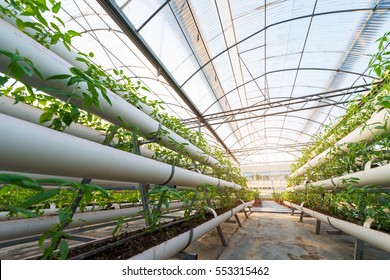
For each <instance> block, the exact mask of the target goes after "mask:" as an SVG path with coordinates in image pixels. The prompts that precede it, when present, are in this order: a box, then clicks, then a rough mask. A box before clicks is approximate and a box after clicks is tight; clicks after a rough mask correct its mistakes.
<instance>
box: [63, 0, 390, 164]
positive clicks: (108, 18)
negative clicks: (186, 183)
mask: <svg viewBox="0 0 390 280" xmlns="http://www.w3.org/2000/svg"><path fill="white" fill-rule="evenodd" d="M99 2H100V3H101V6H100V5H99V4H98V2H97V1H92V0H83V1H70V0H64V1H62V9H61V11H60V15H61V17H62V18H63V19H64V20H65V22H66V24H67V26H68V28H70V29H74V30H76V31H79V32H81V33H82V37H79V38H78V37H77V38H74V47H75V48H76V49H77V50H79V51H83V52H89V51H90V50H93V51H94V53H95V57H94V61H95V62H96V63H97V64H100V65H102V67H103V69H105V70H107V71H112V70H113V69H122V70H123V71H124V72H125V73H126V74H127V75H128V76H130V77H132V78H133V79H134V80H139V81H141V83H142V84H144V85H145V86H147V87H148V88H149V89H150V92H147V91H145V92H141V93H140V94H142V95H145V96H147V97H148V98H151V99H155V100H161V101H163V102H164V103H165V107H166V108H167V111H168V112H169V113H170V114H172V115H175V116H177V117H179V118H180V119H182V120H183V121H184V122H186V123H188V125H189V127H190V128H191V129H199V124H198V122H199V121H201V130H202V132H204V133H205V135H206V138H207V139H208V141H209V142H210V144H211V145H214V144H217V145H219V146H221V147H223V149H224V150H226V152H227V154H233V155H234V156H235V159H237V162H238V163H240V164H242V165H248V164H264V163H277V162H292V161H294V160H295V159H296V157H298V156H299V154H300V151H301V148H302V147H303V146H304V145H306V144H308V143H311V142H312V141H313V139H314V138H313V136H314V135H315V134H316V133H318V132H319V131H320V130H321V127H322V126H323V125H326V124H328V123H329V122H330V121H333V120H334V119H335V118H337V117H338V116H340V115H342V114H343V113H344V111H345V106H346V102H347V100H350V99H351V98H353V97H354V96H356V93H354V91H355V90H358V91H361V90H362V89H363V87H364V86H367V85H368V87H369V84H370V83H371V82H372V81H373V80H374V79H376V77H375V76H371V75H369V74H368V73H369V69H368V63H369V61H370V58H371V57H372V55H373V54H374V53H375V52H376V50H377V46H376V43H375V41H376V39H378V38H379V37H380V36H381V35H383V34H384V33H385V32H386V31H388V27H389V26H390V4H389V1H377V0H351V1H340V0H285V1H279V0H267V1H249V0H242V1H239V0H229V1H226V0H216V1H195V0H171V1H165V0H131V1H129V0H117V1H113V0H112V1H99ZM110 3H113V4H114V6H112V7H114V8H110V9H107V6H109V5H110ZM107 11H109V12H107ZM113 18H115V19H116V20H118V19H121V18H123V19H124V21H122V22H126V24H123V25H121V26H118V25H117V24H116V21H114V20H113ZM129 34H131V36H128V35H129ZM161 73H163V74H164V75H161ZM372 75H373V74H372ZM163 77H166V78H167V77H168V78H167V79H164V78H163ZM351 87H352V88H351ZM196 116H200V117H196ZM215 135H216V136H217V137H215Z"/></svg>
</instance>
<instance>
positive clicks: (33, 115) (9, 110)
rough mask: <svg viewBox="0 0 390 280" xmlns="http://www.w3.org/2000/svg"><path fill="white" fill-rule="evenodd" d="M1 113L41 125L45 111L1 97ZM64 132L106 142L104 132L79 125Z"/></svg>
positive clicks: (149, 154)
mask: <svg viewBox="0 0 390 280" xmlns="http://www.w3.org/2000/svg"><path fill="white" fill-rule="evenodd" d="M0 113H3V114H6V115H8V116H12V117H15V118H18V119H21V120H25V121H28V122H31V123H35V124H40V122H39V118H40V116H41V115H42V114H43V111H42V110H40V109H38V108H35V107H33V106H30V105H27V104H24V103H22V102H18V103H16V104H15V100H14V99H13V98H10V97H7V96H0ZM50 124H51V122H45V123H43V124H42V125H43V126H46V127H49V126H50ZM63 132H65V133H68V134H71V135H74V136H77V137H80V138H83V139H86V140H90V141H93V142H96V143H100V144H102V143H103V142H104V140H105V137H106V136H105V135H104V132H102V131H100V132H99V131H97V130H94V129H92V128H90V127H87V126H84V125H81V124H78V123H71V125H70V126H67V127H66V128H65V129H64V131H63ZM112 143H113V144H114V145H116V144H118V139H117V138H115V137H114V139H113V141H112ZM140 152H141V155H142V156H144V157H147V158H153V156H154V152H153V151H151V150H149V149H147V148H145V147H140ZM157 160H158V159H157Z"/></svg>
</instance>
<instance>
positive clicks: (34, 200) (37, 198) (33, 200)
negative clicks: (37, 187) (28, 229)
mask: <svg viewBox="0 0 390 280" xmlns="http://www.w3.org/2000/svg"><path fill="white" fill-rule="evenodd" d="M59 193H60V189H59V188H57V189H52V190H49V191H46V192H40V193H38V194H36V195H34V196H32V197H30V198H29V199H27V200H26V201H25V202H24V203H23V204H22V205H21V207H23V208H28V207H31V206H33V205H35V204H38V203H40V202H42V201H45V200H48V199H49V198H52V197H53V196H56V195H58V194H59Z"/></svg>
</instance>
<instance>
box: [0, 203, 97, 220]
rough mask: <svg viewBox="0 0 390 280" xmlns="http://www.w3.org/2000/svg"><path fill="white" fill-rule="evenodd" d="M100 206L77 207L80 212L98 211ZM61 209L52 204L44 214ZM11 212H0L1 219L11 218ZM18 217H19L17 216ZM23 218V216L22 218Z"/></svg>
mask: <svg viewBox="0 0 390 280" xmlns="http://www.w3.org/2000/svg"><path fill="white" fill-rule="evenodd" d="M98 208H99V207H98V206H87V207H85V209H84V210H83V211H81V210H80V208H77V209H76V213H79V212H90V211H94V210H95V211H97V210H98ZM58 211H59V209H58V208H56V207H55V206H54V205H50V208H48V209H42V216H47V215H55V214H57V213H58ZM8 215H9V212H8V211H4V212H0V220H9V216H8ZM16 219H19V217H18V218H16ZM21 219H22V218H21Z"/></svg>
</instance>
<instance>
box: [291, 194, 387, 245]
mask: <svg viewBox="0 0 390 280" xmlns="http://www.w3.org/2000/svg"><path fill="white" fill-rule="evenodd" d="M284 203H285V204H286V205H288V206H291V207H293V208H295V209H297V210H300V211H302V212H303V213H305V214H307V215H309V216H311V217H313V218H315V219H317V220H319V221H321V222H324V223H326V224H329V225H331V226H332V227H334V228H335V229H338V230H341V231H342V232H345V233H347V234H349V235H351V236H354V237H356V238H357V239H359V240H361V241H364V242H367V243H369V244H371V245H373V246H375V247H377V248H379V249H382V250H384V251H386V252H390V235H389V234H386V233H384V232H380V231H377V230H373V229H370V228H367V227H364V226H359V225H356V224H352V223H349V222H346V221H343V220H340V219H336V218H333V217H331V216H327V215H324V214H321V213H319V212H316V211H313V210H311V209H308V208H305V207H301V206H299V205H297V204H294V203H291V202H288V201H284Z"/></svg>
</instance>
